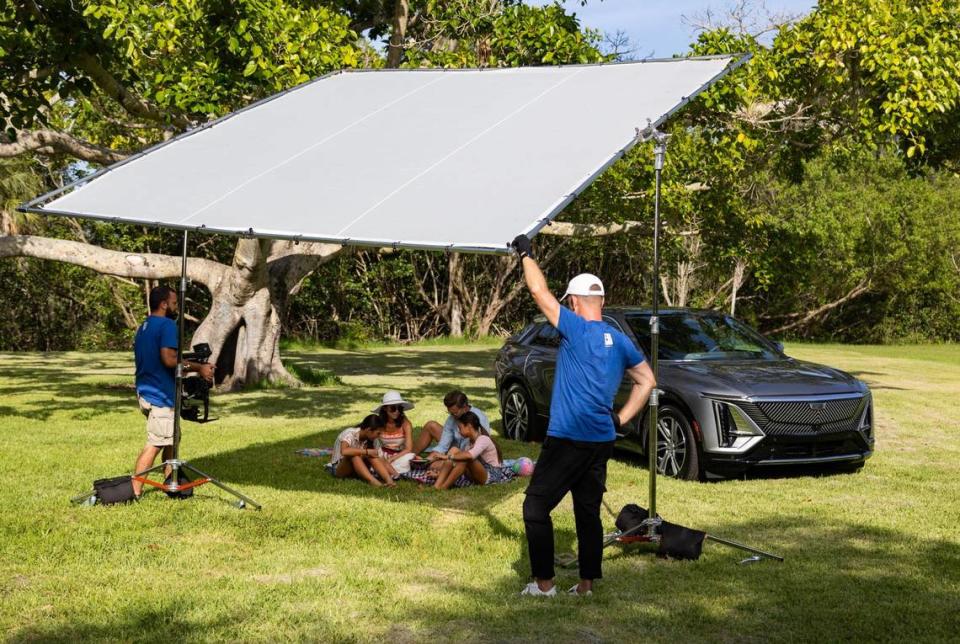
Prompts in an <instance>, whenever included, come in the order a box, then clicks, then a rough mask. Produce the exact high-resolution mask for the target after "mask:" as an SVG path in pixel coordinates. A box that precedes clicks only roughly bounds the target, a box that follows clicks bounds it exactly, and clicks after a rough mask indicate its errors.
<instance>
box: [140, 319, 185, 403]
mask: <svg viewBox="0 0 960 644" xmlns="http://www.w3.org/2000/svg"><path fill="white" fill-rule="evenodd" d="M161 348H165V349H176V348H177V323H176V322H174V321H173V320H171V319H169V318H165V317H160V316H159V315H151V316H150V317H148V318H147V319H146V320H144V322H143V324H141V325H140V328H138V329H137V335H136V337H135V338H134V341H133V357H134V360H135V362H136V365H137V371H136V373H137V395H138V396H140V397H141V398H143V399H144V400H146V401H147V402H148V403H150V404H151V405H153V406H155V407H173V406H174V404H175V401H174V398H175V397H176V392H177V384H176V371H175V370H174V369H171V368H169V367H167V366H165V365H164V364H163V361H162V360H161V359H160V349H161Z"/></svg>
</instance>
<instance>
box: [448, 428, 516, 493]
mask: <svg viewBox="0 0 960 644" xmlns="http://www.w3.org/2000/svg"><path fill="white" fill-rule="evenodd" d="M457 426H458V428H459V431H460V435H461V436H463V437H464V438H466V439H468V440H469V441H470V449H469V450H459V449H457V448H456V447H452V448H450V452H449V453H448V454H445V455H443V456H441V457H440V458H441V459H442V460H443V459H445V462H444V463H443V466H442V467H441V468H440V473H439V474H438V475H437V481H436V483H434V487H435V488H437V489H438V490H447V489H450V487H451V486H452V485H453V484H454V483H455V482H456V480H457V479H458V478H460V475H461V474H466V475H467V477H468V478H470V480H472V481H473V482H474V483H477V484H479V485H486V484H488V483H499V482H500V481H502V480H503V479H504V475H503V470H502V469H501V467H500V466H501V457H500V447H499V446H498V445H497V444H496V443H495V442H494V441H493V438H491V437H490V434H488V433H487V430H485V429H484V428H483V425H481V424H480V419H479V418H477V415H476V414H475V413H473V412H472V411H468V412H466V413H464V414H463V415H462V416H460V418H458V419H457Z"/></svg>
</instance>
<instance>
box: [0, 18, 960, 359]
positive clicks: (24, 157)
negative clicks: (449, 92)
mask: <svg viewBox="0 0 960 644" xmlns="http://www.w3.org/2000/svg"><path fill="white" fill-rule="evenodd" d="M728 52H749V53H751V54H752V55H753V57H752V59H751V60H750V62H749V63H747V64H746V65H744V66H743V67H741V68H740V69H738V70H737V71H736V72H734V73H733V74H731V76H730V77H728V79H726V80H725V81H724V82H722V83H720V84H718V85H716V86H715V87H714V88H712V89H711V90H709V91H707V92H706V93H704V94H703V95H701V97H699V98H698V99H697V100H696V101H694V102H693V103H691V104H690V105H689V106H687V108H685V110H683V111H682V112H681V113H679V114H678V116H677V118H676V119H675V120H674V121H673V122H672V123H671V124H670V131H671V133H672V135H673V136H672V140H671V142H670V147H669V151H668V162H667V166H666V169H665V172H664V208H663V212H664V219H665V231H664V242H663V256H664V265H665V270H664V275H663V276H662V280H661V283H660V284H652V283H651V282H650V273H649V264H650V255H651V248H650V233H651V230H650V228H651V219H652V217H651V215H652V184H653V168H652V161H653V158H652V153H651V150H650V148H649V147H648V146H638V147H637V148H635V150H634V151H633V152H631V153H630V154H628V155H627V156H626V157H625V158H624V159H623V160H622V161H620V162H618V163H617V164H615V165H614V166H613V167H612V168H611V169H610V170H608V171H607V172H606V173H605V174H604V175H603V176H602V177H601V178H600V179H599V180H598V181H597V182H596V183H595V184H594V185H593V186H592V187H591V188H590V189H589V190H587V191H586V192H585V193H584V194H582V195H581V196H580V197H579V198H578V199H577V200H576V201H575V202H574V203H573V204H571V206H570V207H569V208H568V209H567V211H566V212H565V213H564V214H563V215H562V216H561V219H562V220H563V221H565V222H569V223H571V224H575V225H577V226H581V228H576V229H575V230H576V231H577V232H578V233H580V234H577V235H573V236H571V235H569V234H567V233H569V231H570V230H574V229H568V228H563V226H561V225H557V226H554V227H551V228H552V230H551V228H548V229H547V230H546V231H545V233H547V234H543V235H541V236H540V238H538V240H537V242H538V247H539V248H538V252H539V254H540V256H541V257H542V258H543V260H544V262H545V265H546V272H547V274H548V275H549V276H551V278H552V279H553V280H554V285H555V286H556V287H557V288H561V287H562V285H563V282H564V281H565V279H566V278H567V277H568V276H569V275H571V274H573V273H575V272H578V271H582V270H589V271H591V272H595V273H597V274H599V275H601V277H603V278H604V279H605V280H606V282H607V285H608V288H609V291H610V292H611V293H612V299H613V301H615V302H618V303H637V304H642V303H645V302H647V301H648V300H649V298H650V293H651V289H653V288H658V289H660V290H661V292H662V293H663V296H664V299H665V300H666V302H667V303H669V304H671V305H675V306H702V307H714V308H725V309H728V310H733V311H735V312H736V314H737V315H739V316H742V317H744V318H746V319H747V320H748V321H750V322H752V323H754V324H756V325H758V326H759V327H760V328H761V329H762V330H766V331H770V332H773V333H775V334H776V335H786V336H801V337H816V338H833V339H842V340H853V341H891V340H896V339H900V338H910V339H927V340H958V339H960V330H958V326H957V325H956V323H955V320H956V319H957V316H958V314H960V302H958V293H960V230H958V223H957V222H958V220H960V217H958V212H957V208H958V207H957V205H956V204H957V203H958V199H957V197H958V196H960V177H958V171H960V134H958V132H960V127H958V126H960V8H958V6H957V5H956V3H952V2H946V1H939V0H923V1H921V2H915V1H907V0H888V1H881V0H866V1H864V0H822V1H821V2H820V3H819V5H818V6H817V8H815V9H814V10H813V11H812V12H811V13H810V14H808V15H806V16H804V17H802V18H800V19H798V20H796V21H794V22H789V23H785V24H782V25H778V31H777V34H776V37H775V38H774V39H773V41H772V43H766V42H762V41H761V40H760V39H759V38H758V37H757V36H756V35H754V34H751V33H745V32H742V31H740V30H738V29H737V28H736V26H731V25H719V26H715V27H712V28H709V29H706V30H704V31H702V32H701V33H700V34H698V36H697V39H696V41H695V42H694V43H692V44H691V46H690V50H689V52H685V53H690V54H698V55H701V54H716V53H728ZM611 57H612V55H610V54H605V53H604V51H603V48H602V35H601V34H599V33H597V32H593V31H590V30H588V29H585V28H583V26H582V25H581V23H580V22H579V20H578V18H577V17H576V16H575V15H574V14H573V13H571V12H569V11H567V10H565V9H564V8H563V7H562V6H560V5H559V4H554V5H547V6H543V7H540V6H531V5H527V4H524V3H522V2H519V1H517V0H318V1H316V2H303V1H295V0H239V1H236V2H227V1H225V0H177V1H164V2H156V3H152V4H151V3H146V4H145V3H142V2H135V1H133V0H98V1H93V0H74V1H73V2H59V1H49V2H44V1H40V0H10V2H8V3H7V4H5V5H3V7H2V8H0V83H2V85H0V118H2V119H3V121H4V127H3V133H2V134H0V192H2V198H3V218H2V220H0V223H2V230H0V233H2V234H5V235H7V240H6V241H4V237H2V236H0V257H2V256H3V255H7V256H13V257H16V259H8V260H0V279H3V280H4V282H5V283H8V284H13V285H15V287H14V288H13V289H12V291H11V290H8V291H7V292H8V293H10V296H9V298H8V299H9V300H10V301H9V302H5V304H6V306H4V307H0V308H2V309H3V310H0V336H2V337H3V338H4V339H3V345H4V347H6V348H32V347H37V348H71V347H98V346H112V347H121V346H128V343H129V338H130V334H131V328H132V327H133V326H134V325H135V324H136V320H137V319H138V318H139V317H140V316H141V315H142V314H143V298H144V292H145V290H146V288H148V287H149V286H150V285H152V284H154V283H156V280H157V279H164V276H163V275H160V274H157V275H156V276H154V277H150V278H148V279H146V280H144V279H143V278H142V277H138V276H136V275H132V274H120V275H118V276H117V277H114V278H110V279H103V278H98V277H97V275H96V274H95V273H92V272H91V271H89V270H87V269H85V268H82V267H81V266H77V265H68V264H57V263H51V262H47V261H44V260H38V259H32V258H30V257H27V256H25V255H29V253H26V252H25V251H23V250H22V249H23V248H25V247H26V246H24V244H23V243H20V242H19V241H17V243H13V241H11V240H23V239H26V237H24V236H30V235H34V236H36V235H43V236H46V237H51V238H59V239H69V240H73V241H75V242H81V243H85V244H90V245H92V246H96V247H103V248H115V249H124V250H125V251H129V252H136V253H152V254H161V255H165V254H176V253H177V243H178V240H177V238H176V236H175V235H173V234H170V233H164V232H163V231H156V230H146V229H140V228H134V227H121V226H112V225H106V224H90V223H85V222H71V221H52V220H51V221H42V220H39V219H37V218H25V217H22V216H19V215H15V214H14V213H13V210H12V205H13V204H14V203H16V202H18V201H19V200H23V199H26V198H28V197H31V196H34V195H35V194H37V193H38V192H40V191H41V190H42V189H46V188H50V187H53V186H56V185H59V184H61V183H63V182H64V181H66V180H68V179H70V178H72V177H75V176H78V175H80V174H82V173H85V172H89V171H90V169H91V168H93V167H96V166H98V165H102V164H107V163H111V162H114V161H117V160H119V159H122V158H124V157H125V156H126V155H127V154H129V153H130V152H133V151H136V150H138V149H141V148H143V147H145V146H147V145H150V144H152V143H156V142H158V141H162V140H164V139H166V138H168V137H170V136H172V135H175V134H177V133H179V132H182V131H184V130H185V129H187V128H190V127H194V126H196V125H199V124H201V123H203V122H205V121H208V120H210V119H212V118H216V117H218V116H221V115H223V114H226V113H228V112H230V111H232V110H235V109H238V108H239V107H241V106H243V105H246V104H248V103H250V102H252V101H254V100H256V99H258V98H261V97H264V96H267V95H270V94H273V93H275V92H277V91H281V90H283V89H287V88H289V87H292V86H294V85H296V84H298V83H300V82H303V81H305V80H307V79H309V78H313V77H316V76H318V75H321V74H323V73H326V72H328V71H331V70H335V69H340V68H343V67H383V66H390V67H400V66H407V67H423V66H443V67H463V66H481V67H482V66H491V67H493V66H515V65H545V64H576V63H586V62H599V61H604V60H610V59H611ZM594 117H595V118H603V115H602V114H596V115H594ZM584 231H587V234H583V233H584ZM549 233H555V234H549ZM556 233H559V234H556ZM34 256H40V255H37V254H36V253H35V254H34ZM197 256H198V257H200V258H205V259H208V260H211V261H213V262H216V263H217V265H218V266H221V267H222V269H217V270H218V271H220V270H222V271H224V272H223V275H226V276H228V277H229V279H227V277H224V278H223V279H222V280H220V281H219V282H217V283H216V284H206V285H202V284H199V283H198V284H197V285H195V287H194V288H193V290H192V291H191V298H192V299H193V300H194V302H192V304H191V310H194V311H195V312H197V313H198V314H199V312H200V311H205V310H207V308H208V307H210V309H211V310H214V311H219V312H220V315H221V316H223V317H222V320H227V319H229V321H227V322H222V324H226V325H227V326H229V325H233V326H231V327H230V328H231V329H232V330H231V331H230V332H229V333H228V334H226V335H224V337H223V338H221V340H222V342H223V343H226V344H225V345H224V346H226V345H227V344H229V343H230V342H233V343H234V348H233V349H231V350H233V351H235V350H236V346H237V343H238V342H239V344H240V345H243V344H244V343H247V344H249V342H247V341H246V340H241V339H239V338H238V337H237V335H236V334H237V331H238V329H239V330H240V332H241V335H242V334H243V333H246V334H248V336H247V340H250V339H251V338H254V337H258V338H260V336H263V337H262V338H260V340H258V341H260V342H261V343H263V344H264V346H267V345H269V344H270V343H271V342H273V343H274V344H275V341H276V338H277V337H279V333H280V329H281V328H282V329H284V330H285V332H286V333H287V334H290V335H293V336H298V337H309V338H316V339H324V340H335V339H338V338H339V339H344V338H355V339H374V338H381V337H385V338H395V339H415V338H420V337H424V336H429V335H435V334H443V333H452V334H455V335H459V334H463V333H473V334H485V333H491V332H509V331H512V330H515V329H516V328H517V327H518V326H519V325H520V324H522V323H523V321H524V320H525V319H527V317H528V316H529V315H530V314H531V312H532V309H531V306H530V303H529V302H528V301H527V299H526V298H523V297H520V295H521V292H522V289H521V288H520V286H519V279H518V274H517V273H516V267H515V264H514V262H513V260H511V259H509V258H504V259H497V258H493V259H491V258H489V257H473V256H460V255H456V254H454V255H452V256H449V257H446V256H440V255H433V254H428V253H411V252H393V251H390V250H382V251H371V250H366V251H349V252H341V251H339V249H335V248H329V247H324V248H299V249H294V248H292V247H290V248H288V247H286V246H282V245H271V244H268V243H264V244H256V243H252V244H250V243H248V244H246V245H243V243H238V242H237V241H236V240H230V239H224V238H217V237H211V238H208V239H204V240H203V242H202V244H201V245H200V247H199V248H198V249H197ZM211 265H212V264H211ZM292 269H295V270H292ZM218 274H219V273H218ZM294 278H296V279H294ZM263 306H266V307H267V308H266V309H263V308H262V307H263ZM231 307H232V308H231ZM256 307H260V308H257V311H259V313H257V314H256V315H253V309H254V308H256ZM238 311H239V312H238ZM219 323H220V322H218V324H219ZM205 324H207V327H210V326H211V325H212V323H211V322H210V319H209V318H208V321H207V322H205ZM256 324H262V325H263V327H262V330H261V331H259V332H256V333H255V332H254V330H253V328H254V326H255V325H256ZM237 325H239V326H237ZM201 330H202V331H204V332H208V331H209V328H205V327H203V326H201ZM258 334H259V335H258ZM271 334H273V335H271ZM231 338H232V339H231ZM251 341H252V340H251ZM225 350H226V349H225ZM274 353H275V352H274ZM272 355H273V354H271V356H269V359H270V360H273V357H272ZM264 373H267V372H264Z"/></svg>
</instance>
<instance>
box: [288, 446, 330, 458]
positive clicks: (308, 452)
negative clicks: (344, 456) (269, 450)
mask: <svg viewBox="0 0 960 644" xmlns="http://www.w3.org/2000/svg"><path fill="white" fill-rule="evenodd" d="M294 451H296V453H297V454H300V455H301V456H316V457H320V456H332V455H333V448H332V447H304V448H302V449H298V450H294Z"/></svg>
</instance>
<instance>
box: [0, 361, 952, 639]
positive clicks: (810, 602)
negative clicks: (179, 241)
mask: <svg viewBox="0 0 960 644" xmlns="http://www.w3.org/2000/svg"><path fill="white" fill-rule="evenodd" d="M787 350H788V352H789V353H791V354H792V355H794V356H796V357H799V358H804V359H810V360H814V361H822V362H826V363H828V364H831V365H834V366H837V367H840V368H842V369H846V370H849V371H851V372H853V373H855V374H857V375H858V376H859V377H861V378H863V379H864V380H866V381H867V382H869V383H870V385H871V386H872V388H873V392H874V397H875V400H876V421H877V452H876V455H875V456H874V457H873V458H872V459H871V460H870V461H869V462H868V464H867V466H866V468H865V469H864V470H863V471H861V472H859V473H856V474H838V475H829V476H818V475H813V474H810V475H802V476H792V477H789V478H752V479H749V480H732V481H723V482H719V483H709V484H698V483H681V482H677V481H673V480H663V479H661V480H660V482H659V492H660V495H659V498H658V501H659V509H660V512H661V514H662V515H663V516H664V517H665V518H667V519H669V520H671V521H674V522H676V523H681V524H685V525H689V526H691V527H699V528H702V529H705V530H707V531H708V532H710V533H713V534H716V535H719V536H726V537H728V538H732V539H736V540H740V541H743V542H745V543H749V544H753V545H756V546H758V547H761V548H764V549H768V550H770V551H773V552H777V553H780V554H783V555H784V556H785V557H786V562H785V563H783V564H777V563H774V562H763V563H759V564H755V565H752V566H738V565H737V562H738V561H739V560H740V559H741V558H742V556H741V554H740V553H739V552H738V551H734V550H729V549H727V548H725V547H723V546H720V545H716V544H709V543H708V544H707V545H706V546H705V549H704V555H703V557H702V558H701V559H700V560H699V561H697V562H670V561H662V560H657V559H656V558H654V557H653V556H651V555H649V554H642V553H638V552H636V551H629V552H627V551H624V550H618V549H609V550H607V551H606V557H605V560H604V573H605V575H606V578H605V579H604V580H603V582H601V583H600V584H599V585H598V591H597V593H596V594H595V595H594V597H592V598H590V599H586V600H584V599H577V598H574V597H558V598H556V599H554V600H547V601H544V600H537V599H531V598H522V599H521V598H519V597H517V592H518V591H519V590H520V588H521V587H522V585H523V583H524V582H525V581H526V576H527V573H528V562H527V557H526V552H525V542H524V539H523V523H522V520H521V504H522V501H523V488H524V485H525V482H526V481H525V480H521V481H519V482H513V483H510V484H506V485H497V486H490V487H488V488H467V489H464V490H458V491H451V492H446V493H436V492H434V491H433V490H428V489H421V488H419V487H417V486H416V485H413V484H410V483H404V484H401V485H400V487H399V488H398V489H397V490H394V491H385V490H375V489H372V488H369V487H367V486H365V485H363V484H361V483H360V482H359V481H335V480H333V479H331V478H330V477H329V476H327V475H326V474H325V473H324V472H323V471H322V464H323V462H325V459H317V458H306V457H303V456H300V455H298V454H295V453H294V450H295V449H297V448H301V447H320V446H329V445H331V444H332V441H333V439H334V437H335V436H336V434H337V432H338V431H339V430H340V429H342V428H343V427H345V426H347V425H348V424H351V423H355V422H357V421H358V420H359V419H360V418H361V417H362V416H363V415H364V414H365V413H367V412H368V410H369V409H370V408H371V407H372V406H373V405H374V404H375V402H376V401H377V400H378V398H379V396H380V395H381V394H382V392H383V390H385V389H387V388H396V389H399V390H401V391H402V392H403V393H404V394H405V395H406V396H408V397H409V398H411V399H413V400H414V401H416V402H417V403H418V406H417V408H416V409H414V410H413V411H412V412H410V416H411V417H412V420H413V422H414V424H415V425H419V424H422V423H423V422H424V421H426V420H429V419H431V418H434V419H438V420H442V416H441V412H442V411H443V408H442V403H441V402H440V398H441V397H442V395H443V394H444V393H445V392H446V391H447V390H449V389H451V388H454V387H461V388H463V389H465V390H466V391H467V392H468V393H469V394H470V395H471V398H472V400H473V402H474V404H477V405H478V406H480V407H481V408H483V409H485V410H486V411H487V412H488V413H489V415H490V418H491V420H497V421H498V420H499V410H498V407H497V404H496V396H495V391H494V388H493V378H492V369H491V365H492V360H493V356H494V354H495V352H496V344H491V343H484V344H479V345H469V344H455V345H449V346H444V345H442V344H431V345H426V346H417V347H407V348H397V347H379V348H369V349H362V350H354V351H334V350H307V349H304V348H302V347H301V348H300V349H299V350H297V348H296V347H294V348H293V350H292V351H291V352H289V353H288V355H287V360H288V361H290V362H296V363H299V364H300V366H301V367H304V368H306V367H310V368H314V369H326V370H329V371H331V372H333V373H334V374H336V375H337V376H338V377H339V378H340V379H341V382H342V384H332V385H330V386H325V387H313V388H305V389H300V390H261V391H255V392H250V393H245V394H241V395H224V396H218V397H216V398H215V399H214V412H215V415H217V416H220V420H218V421H217V422H216V423H212V424H209V425H204V426H198V425H193V424H188V425H187V426H186V427H185V431H184V440H183V447H182V451H183V455H184V456H185V457H187V458H189V459H191V460H192V462H193V463H194V464H195V465H196V466H197V467H198V468H200V469H201V470H204V471H207V472H209V473H211V474H213V475H215V476H218V477H219V478H221V479H222V480H223V481H224V482H226V483H227V484H229V485H233V486H236V487H237V488H239V489H241V490H243V491H244V492H245V493H247V494H249V495H250V496H252V497H253V498H255V499H257V500H258V501H260V502H261V503H262V504H263V506H264V508H263V510H262V511H260V512H256V511H252V510H244V511H239V510H236V509H235V508H234V507H233V506H232V505H231V504H230V503H229V499H228V497H227V496H226V495H224V494H222V493H221V492H220V491H219V490H217V489H216V488H214V487H213V486H209V485H208V486H205V487H202V488H199V489H198V491H197V495H196V497H195V498H194V499H193V500H191V501H185V502H175V501H170V500H167V499H166V498H162V496H161V495H160V494H151V495H148V496H147V497H145V499H144V500H143V501H142V502H141V503H140V504H138V505H135V506H123V507H93V508H79V507H73V506H71V505H70V504H69V502H68V499H69V498H70V497H71V496H72V495H74V494H76V493H78V492H80V491H83V490H85V489H87V488H89V486H90V483H91V481H92V480H93V479H95V478H100V477H104V476H109V475H117V474H121V473H123V472H125V471H129V468H131V467H132V465H133V461H134V457H135V455H136V453H137V452H138V450H139V449H140V447H141V446H142V443H143V437H144V422H143V419H142V417H141V416H140V414H139V412H138V411H137V409H136V404H135V402H134V399H133V393H132V391H131V389H130V387H129V383H130V382H131V380H132V375H131V374H132V368H131V366H132V365H131V362H132V356H128V355H125V354H112V353H111V354H81V353H58V354H0V441H2V442H0V634H2V636H3V637H4V638H5V639H7V640H13V641H23V640H48V639H50V640H79V639H98V640H100V639H109V640H155V641H156V640H164V641H172V640H198V639H204V640H206V639H217V640H233V641H237V640H244V641H245V640H304V639H306V640H325V641H330V640H333V641H354V640H357V641H368V640H385V639H389V640H391V641H400V642H406V641H411V642H423V641H447V640H465V641H477V640H484V641H487V640H496V641H528V640H534V639H537V640H540V639H551V640H559V641H572V640H587V641H597V642H599V641H620V642H624V641H637V640H639V639H640V638H649V639H652V640H656V641H665V642H666V641H670V642H683V641H691V640H709V641H744V640H746V641H758V640H762V641H768V640H808V641H814V640H817V641H836V640H907V639H910V640H916V639H920V640H931V641H933V640H940V641H943V640H951V639H953V640H955V639H956V638H957V637H958V634H960V535H958V528H960V433H958V431H957V424H956V423H957V418H958V415H960V414H958V412H960V404H958V399H960V347H957V346H937V347H852V346H828V345H794V346H790V347H788V348H787ZM495 426H499V423H498V422H497V423H495ZM501 446H502V447H503V448H504V452H505V454H506V455H507V456H519V455H529V456H532V457H535V456H536V453H537V448H536V446H534V445H519V444H515V443H510V442H505V441H504V442H501ZM608 488H609V493H608V494H607V501H608V502H609V504H610V505H611V506H612V507H614V508H619V507H620V506H622V505H624V504H626V503H628V502H638V503H640V504H641V505H645V504H646V501H647V499H646V489H647V473H646V471H645V470H644V469H642V468H641V467H640V466H639V465H638V464H637V463H636V462H634V461H632V460H631V459H630V458H629V457H627V456H624V457H622V458H618V459H617V460H615V461H613V462H611V465H610V476H609V482H608ZM604 520H605V525H606V526H608V527H612V525H613V520H612V519H611V518H610V517H608V516H605V518H604ZM555 525H556V530H557V539H558V543H559V547H558V552H563V551H568V550H570V549H571V548H572V546H573V543H574V527H573V517H572V512H571V510H570V504H569V501H565V502H564V503H563V504H561V506H560V508H558V511H557V512H556V513H555ZM575 576H576V575H575V572H570V571H566V572H561V575H560V579H559V581H560V583H561V584H562V586H564V587H565V586H568V585H570V584H572V583H573V582H574V578H575Z"/></svg>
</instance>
